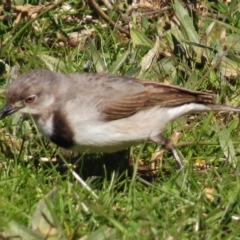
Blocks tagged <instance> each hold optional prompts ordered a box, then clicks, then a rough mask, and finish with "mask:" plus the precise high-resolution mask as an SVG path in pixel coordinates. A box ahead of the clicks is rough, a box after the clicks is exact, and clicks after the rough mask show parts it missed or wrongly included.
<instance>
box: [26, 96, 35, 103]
mask: <svg viewBox="0 0 240 240" xmlns="http://www.w3.org/2000/svg"><path fill="white" fill-rule="evenodd" d="M35 99H36V96H30V97H27V98H26V99H25V102H26V103H33V102H34V101H35Z"/></svg>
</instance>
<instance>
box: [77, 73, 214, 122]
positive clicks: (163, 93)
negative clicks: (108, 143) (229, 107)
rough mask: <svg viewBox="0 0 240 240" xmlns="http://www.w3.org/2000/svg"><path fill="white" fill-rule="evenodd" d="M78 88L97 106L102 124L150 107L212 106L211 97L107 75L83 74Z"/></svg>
mask: <svg viewBox="0 0 240 240" xmlns="http://www.w3.org/2000/svg"><path fill="white" fill-rule="evenodd" d="M86 77H87V78H88V80H87V81H83V84H82V85H81V87H82V89H83V91H84V93H85V94H86V95H88V96H91V101H94V102H95V103H96V102H97V109H98V111H99V113H100V115H101V116H102V118H104V119H106V120H117V119H121V118H125V117H130V116H132V115H133V114H135V113H136V112H138V111H140V110H143V109H147V108H150V107H154V106H160V107H175V106H179V105H183V104H187V103H202V104H213V103H214V95H212V94H209V93H204V92H196V91H190V90H186V89H183V88H179V87H175V86H172V85H166V84H162V83H158V82H150V81H141V80H137V79H134V78H130V77H124V76H113V75H107V74H97V75H93V74H87V75H86Z"/></svg>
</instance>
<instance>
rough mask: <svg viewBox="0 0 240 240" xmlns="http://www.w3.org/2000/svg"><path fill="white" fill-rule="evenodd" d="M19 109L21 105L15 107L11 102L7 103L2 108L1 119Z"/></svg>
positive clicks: (0, 111)
mask: <svg viewBox="0 0 240 240" xmlns="http://www.w3.org/2000/svg"><path fill="white" fill-rule="evenodd" d="M18 110H19V107H13V106H11V105H10V104H6V105H5V106H4V107H3V108H2V109H1V110H0V120H1V119H3V118H5V117H6V116H8V115H11V114H13V113H15V112H16V111H18Z"/></svg>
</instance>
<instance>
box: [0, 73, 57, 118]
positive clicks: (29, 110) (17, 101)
mask: <svg viewBox="0 0 240 240" xmlns="http://www.w3.org/2000/svg"><path fill="white" fill-rule="evenodd" d="M55 78H56V74H55V73H52V72H49V71H45V70H36V71H30V72H28V73H26V74H24V75H22V76H20V77H19V78H18V79H16V80H15V81H13V82H12V83H11V84H10V86H9V88H8V89H7V91H6V104H5V106H4V107H3V108H2V109H1V110H0V119H3V118H4V117H6V116H8V115H11V114H13V113H15V112H19V113H22V114H30V115H32V116H38V115H40V114H42V113H44V111H46V109H48V108H49V107H50V106H51V105H52V104H53V102H54V99H55V98H54V94H53V89H52V87H53V85H54V80H55ZM55 83H56V82H55Z"/></svg>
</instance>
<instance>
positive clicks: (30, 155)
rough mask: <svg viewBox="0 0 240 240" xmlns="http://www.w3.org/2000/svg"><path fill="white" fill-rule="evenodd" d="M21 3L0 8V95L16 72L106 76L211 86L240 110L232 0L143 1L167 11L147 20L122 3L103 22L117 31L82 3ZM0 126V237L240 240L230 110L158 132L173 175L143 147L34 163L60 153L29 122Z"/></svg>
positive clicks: (239, 28) (235, 130)
mask: <svg viewBox="0 0 240 240" xmlns="http://www.w3.org/2000/svg"><path fill="white" fill-rule="evenodd" d="M25 3H26V2H25V1H15V2H12V4H11V5H8V4H7V3H3V5H2V8H0V17H1V20H2V21H0V29H1V30H0V34H1V35H0V42H1V51H0V60H1V62H0V73H1V76H0V84H1V86H2V89H5V88H6V87H7V85H8V82H9V79H10V80H12V79H14V78H16V76H15V75H18V73H15V72H13V69H14V66H17V67H18V68H19V69H20V73H24V72H26V71H29V70H30V69H39V68H44V69H50V70H53V71H59V72H63V73H70V72H84V71H85V72H86V71H88V72H108V73H113V74H119V75H128V76H133V77H138V78H141V79H149V80H154V81H161V82H167V83H171V84H175V85H179V86H184V87H186V88H189V89H192V90H202V91H212V92H213V93H214V94H216V96H217V102H219V103H223V104H227V105H234V106H238V105H239V101H240V99H239V85H240V82H239V49H240V45H239V40H240V22H239V14H240V11H239V9H240V4H239V3H238V1H234V0H232V1H231V3H229V4H226V3H225V2H224V1H216V2H215V3H213V2H211V1H205V2H201V4H202V5H201V6H198V5H196V6H194V5H191V4H185V3H184V2H179V1H177V0H176V1H174V2H173V3H171V4H168V5H167V6H165V5H164V2H163V3H161V2H160V1H156V3H155V4H152V5H151V1H149V4H150V5H148V6H149V9H150V10H158V9H160V7H161V9H164V8H166V9H167V10H165V11H161V10H159V11H155V12H152V13H151V14H149V13H148V12H144V11H143V10H144V8H143V6H141V5H138V7H139V8H138V10H137V11H136V12H134V11H132V10H131V9H130V7H131V4H130V1H129V2H127V1H126V2H120V3H119V4H115V5H113V10H108V11H107V12H106V13H107V14H106V15H107V17H108V18H110V19H112V20H113V21H115V22H118V23H119V24H121V27H122V28H124V29H125V33H124V32H122V30H121V29H120V30H118V27H117V26H115V27H113V25H112V24H111V23H110V22H109V21H108V20H107V18H104V19H105V21H103V20H101V18H100V16H101V14H102V13H101V12H99V11H98V10H97V9H96V8H95V10H94V5H93V4H92V3H93V1H92V0H91V1H86V2H85V1H74V0H73V1H68V2H63V1H61V2H58V3H57V4H55V5H53V4H52V3H50V2H49V5H48V2H44V6H45V7H44V8H36V6H37V5H38V4H39V3H38V1H29V2H28V3H29V4H32V6H30V7H29V6H28V7H26V6H25V8H23V5H24V4H25ZM159 3H161V4H160V5H161V6H158V4H159ZM99 4H100V6H101V7H103V4H102V5H101V3H99ZM16 6H17V7H16ZM34 6H35V7H34ZM1 9H2V10H1ZM20 12H21V14H20ZM140 12H141V13H142V15H138V14H139V13H140ZM134 14H135V15H134ZM128 26H131V29H130V30H129V28H128ZM1 101H2V103H3V102H4V97H2V99H1ZM0 124H1V125H0V126H1V128H0V131H1V134H0V149H1V151H0V161H1V163H0V164H1V165H0V166H1V167H0V216H1V217H0V230H1V237H2V239H16V236H19V238H20V239H88V240H91V239H156V240H157V239H167V240H170V239H174V240H175V239H208V240H210V239H214V240H215V239H229V240H230V239H234V240H235V239H240V230H239V223H240V222H239V221H240V204H239V202H240V201H239V196H240V185H239V158H240V155H239V152H240V149H239V116H238V115H235V114H232V113H209V114H206V113H202V114H197V115H191V116H186V117H182V118H180V119H178V120H177V121H175V122H174V123H172V124H170V125H169V126H168V128H167V129H166V132H165V134H166V135H167V136H172V138H173V140H174V141H175V142H176V145H177V146H178V152H179V155H180V156H181V157H182V159H183V162H184V170H183V171H177V170H176V169H175V168H174V166H175V165H174V161H173V159H172V157H171V155H170V154H169V153H168V152H166V151H165V152H164V153H163V156H162V152H160V150H159V148H158V147H157V146H155V145H153V144H151V143H143V144H142V145H140V146H136V147H132V148H131V150H130V153H129V155H128V154H126V153H122V154H116V155H111V156H109V155H108V156H106V155H102V154H98V155H91V156H78V161H77V163H76V162H75V160H76V156H72V155H71V153H66V152H60V153H59V155H60V156H62V157H61V160H58V161H57V162H51V161H47V162H44V161H43V158H44V159H52V158H54V157H55V156H56V152H57V151H58V150H57V149H56V146H55V145H54V144H51V143H49V142H48V141H47V140H46V139H43V138H42V137H41V135H40V134H39V133H38V132H37V131H36V129H35V128H34V125H33V123H32V122H31V121H29V120H26V121H23V122H22V121H21V119H20V117H19V116H13V117H9V118H8V119H4V120H3V121H1V123H0ZM67 154H68V155H67ZM70 158H71V159H72V160H70ZM129 160H130V164H129ZM70 162H71V163H72V164H71V165H70V164H69V163H70ZM113 163H116V164H113ZM154 164H155V165H154ZM137 165H138V166H137ZM73 171H74V173H73ZM75 173H76V174H75ZM78 176H81V177H82V178H83V179H84V182H83V183H80V182H79V178H78ZM14 236H15V237H14ZM19 238H18V239H19Z"/></svg>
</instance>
